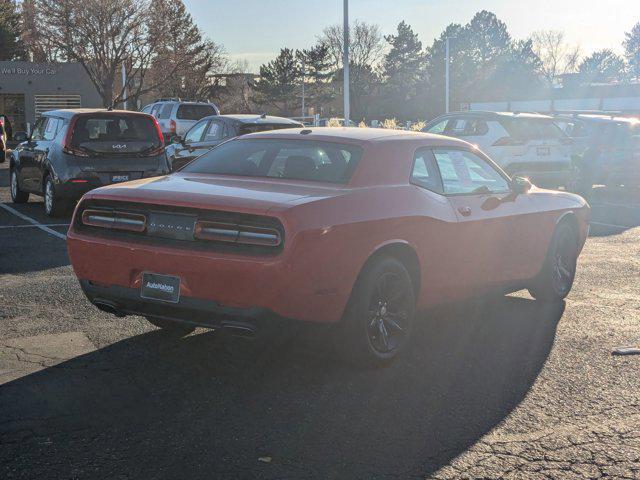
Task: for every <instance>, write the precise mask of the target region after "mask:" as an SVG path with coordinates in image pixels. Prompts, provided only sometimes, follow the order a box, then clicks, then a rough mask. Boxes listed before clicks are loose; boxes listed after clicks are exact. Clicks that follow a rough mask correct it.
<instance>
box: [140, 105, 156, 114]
mask: <svg viewBox="0 0 640 480" xmlns="http://www.w3.org/2000/svg"><path fill="white" fill-rule="evenodd" d="M152 108H153V105H147V106H145V107H144V108H143V109H142V110H140V111H141V112H142V113H149V112H151V109H152Z"/></svg>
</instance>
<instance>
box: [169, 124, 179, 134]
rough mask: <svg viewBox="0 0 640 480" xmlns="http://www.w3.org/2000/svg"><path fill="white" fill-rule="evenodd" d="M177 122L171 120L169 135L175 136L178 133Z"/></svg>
mask: <svg viewBox="0 0 640 480" xmlns="http://www.w3.org/2000/svg"><path fill="white" fill-rule="evenodd" d="M176 128H177V125H176V121H175V120H169V133H171V134H173V135H175V133H176Z"/></svg>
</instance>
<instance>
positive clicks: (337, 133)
mask: <svg viewBox="0 0 640 480" xmlns="http://www.w3.org/2000/svg"><path fill="white" fill-rule="evenodd" d="M242 138H276V139H281V140H319V141H330V142H348V143H356V144H357V143H381V142H393V141H407V140H413V141H415V142H417V143H420V144H421V145H423V146H465V147H468V146H469V144H468V143H467V142H465V141H463V140H458V139H455V138H452V137H446V136H444V135H435V134H431V133H422V132H413V131H407V130H392V129H385V128H370V127H365V128H361V127H305V128H287V129H283V130H269V131H267V132H258V133H250V134H248V135H243V136H242Z"/></svg>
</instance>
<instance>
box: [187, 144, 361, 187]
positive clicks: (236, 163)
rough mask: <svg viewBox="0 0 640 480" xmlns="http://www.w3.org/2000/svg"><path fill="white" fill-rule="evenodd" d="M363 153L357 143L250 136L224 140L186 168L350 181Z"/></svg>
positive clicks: (194, 171) (249, 175) (255, 175)
mask: <svg viewBox="0 0 640 480" xmlns="http://www.w3.org/2000/svg"><path fill="white" fill-rule="evenodd" d="M361 156H362V148H360V147H358V146H354V145H344V144H338V143H331V142H320V141H309V140H278V139H251V138H246V139H236V140H232V141H230V142H227V143H223V144H222V145H220V146H219V147H217V148H214V149H213V150H211V151H209V152H207V153H205V154H204V155H202V156H201V157H199V158H198V159H196V160H195V161H194V162H192V163H190V164H189V165H187V166H186V167H185V168H184V169H182V171H183V172H190V173H211V174H216V175H238V176H243V177H268V178H284V179H290V180H307V181H313V182H332V183H346V182H347V181H349V178H350V176H351V173H352V172H353V170H354V168H355V166H356V164H357V162H358V160H359V159H360V157H361Z"/></svg>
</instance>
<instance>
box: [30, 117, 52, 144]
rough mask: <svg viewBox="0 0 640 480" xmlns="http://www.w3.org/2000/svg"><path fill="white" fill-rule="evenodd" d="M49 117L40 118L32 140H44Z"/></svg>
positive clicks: (32, 134) (34, 128) (35, 126)
mask: <svg viewBox="0 0 640 480" xmlns="http://www.w3.org/2000/svg"><path fill="white" fill-rule="evenodd" d="M47 120H48V117H40V118H39V119H38V121H37V122H36V124H35V125H34V126H33V132H32V133H31V140H42V139H43V138H44V130H45V127H46V124H47Z"/></svg>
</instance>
